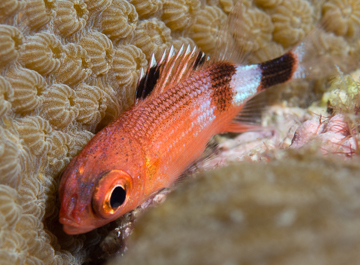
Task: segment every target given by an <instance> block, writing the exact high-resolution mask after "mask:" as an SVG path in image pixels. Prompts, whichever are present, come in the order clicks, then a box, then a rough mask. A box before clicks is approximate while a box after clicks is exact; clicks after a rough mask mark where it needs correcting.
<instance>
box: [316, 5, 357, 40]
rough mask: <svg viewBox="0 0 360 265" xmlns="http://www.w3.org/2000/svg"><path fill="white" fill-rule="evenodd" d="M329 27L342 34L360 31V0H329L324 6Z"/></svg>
mask: <svg viewBox="0 0 360 265" xmlns="http://www.w3.org/2000/svg"><path fill="white" fill-rule="evenodd" d="M322 13H323V18H322V19H323V20H324V21H325V22H327V24H328V26H327V29H328V30H331V31H333V32H335V33H336V34H337V35H341V36H345V35H347V36H353V35H354V34H356V33H359V29H358V28H359V27H360V2H359V1H356V0H329V1H328V2H326V3H324V5H323V8H322Z"/></svg>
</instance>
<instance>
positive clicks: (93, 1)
mask: <svg viewBox="0 0 360 265" xmlns="http://www.w3.org/2000/svg"><path fill="white" fill-rule="evenodd" d="M84 2H85V4H86V7H87V9H88V10H89V12H91V13H98V12H101V11H103V10H104V9H106V8H107V7H108V6H109V5H111V2H112V0H85V1H84Z"/></svg>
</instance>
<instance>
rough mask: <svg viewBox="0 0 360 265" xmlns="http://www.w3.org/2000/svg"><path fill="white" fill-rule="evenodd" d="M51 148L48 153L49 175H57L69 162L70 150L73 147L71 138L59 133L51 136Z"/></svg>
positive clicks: (56, 132)
mask: <svg viewBox="0 0 360 265" xmlns="http://www.w3.org/2000/svg"><path fill="white" fill-rule="evenodd" d="M51 140H52V143H53V144H52V146H51V149H50V151H49V153H48V163H49V169H48V171H50V172H49V173H53V174H58V173H59V172H60V171H61V170H63V169H64V168H65V166H66V165H67V164H68V163H69V162H70V159H71V157H70V154H69V152H70V150H71V149H72V147H73V145H74V140H73V139H72V137H71V136H70V135H69V134H67V133H63V132H61V131H54V132H53V133H52V134H51Z"/></svg>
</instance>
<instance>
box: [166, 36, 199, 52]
mask: <svg viewBox="0 0 360 265" xmlns="http://www.w3.org/2000/svg"><path fill="white" fill-rule="evenodd" d="M172 45H173V46H174V48H175V50H176V51H178V50H179V49H180V47H181V46H182V45H184V47H187V46H188V45H190V47H191V49H193V48H194V47H195V46H196V45H195V42H194V41H193V40H192V39H190V38H189V37H185V38H184V37H179V38H178V39H173V41H172Z"/></svg>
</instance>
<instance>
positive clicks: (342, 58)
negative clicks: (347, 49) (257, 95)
mask: <svg viewBox="0 0 360 265" xmlns="http://www.w3.org/2000/svg"><path fill="white" fill-rule="evenodd" d="M324 34H328V33H325V32H324V31H323V30H322V29H321V28H320V27H317V28H315V29H313V30H312V31H311V32H310V33H309V35H308V36H307V37H306V38H305V39H304V40H303V41H302V42H301V43H299V44H298V45H297V46H296V47H295V48H293V49H292V50H290V51H289V52H287V53H285V54H284V55H282V56H280V57H278V58H275V59H273V60H270V61H266V62H263V63H260V64H258V66H259V68H260V69H261V72H262V75H261V85H260V87H259V89H258V91H261V90H264V89H266V88H268V87H271V86H273V85H276V84H280V83H284V82H287V81H290V80H293V79H299V78H322V77H327V76H330V75H333V74H335V73H336V72H337V67H339V68H341V69H343V70H344V71H345V72H347V71H349V69H351V68H354V66H355V64H356V63H355V60H354V59H353V58H351V56H350V55H349V54H348V53H344V54H337V55H330V54H326V53H324V52H323V51H322V49H321V47H320V46H321V43H322V42H323V40H322V39H321V38H322V36H324Z"/></svg>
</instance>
